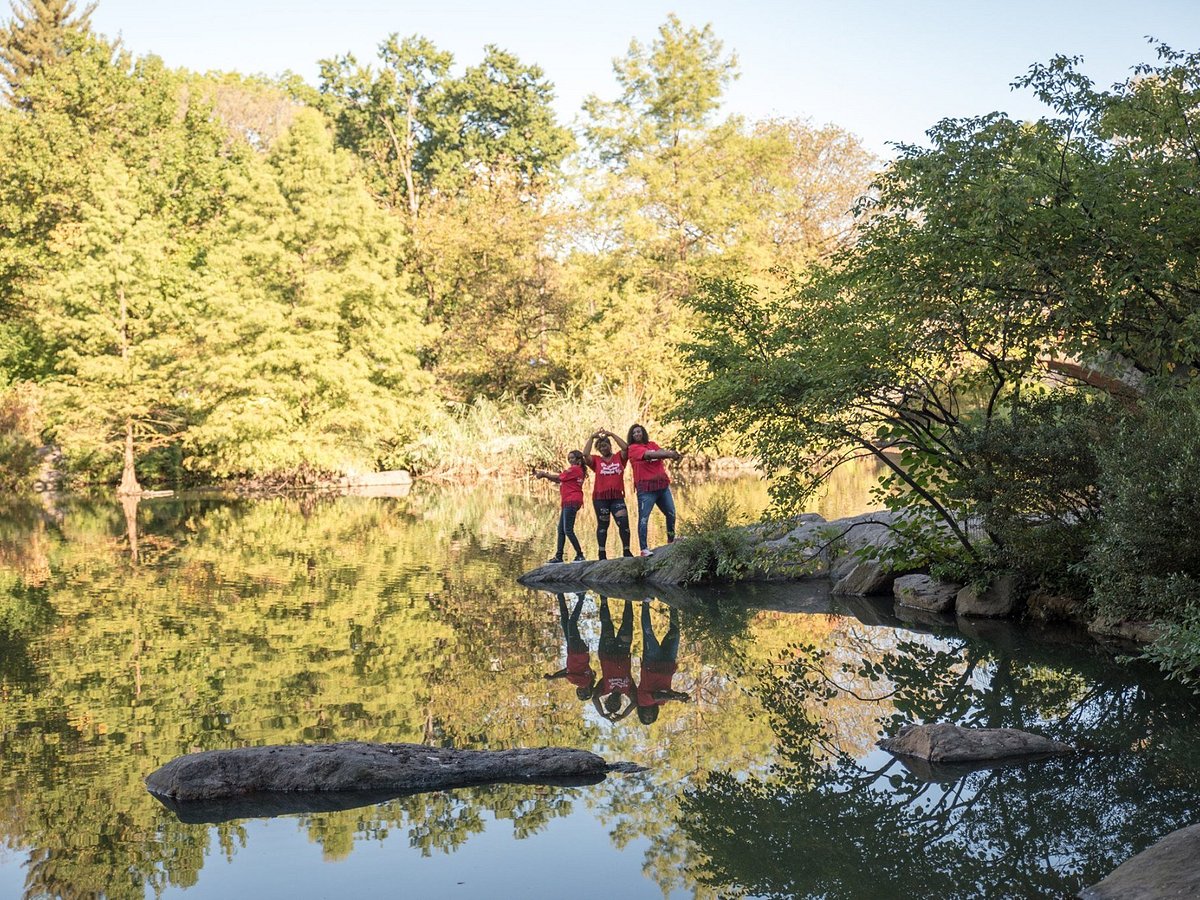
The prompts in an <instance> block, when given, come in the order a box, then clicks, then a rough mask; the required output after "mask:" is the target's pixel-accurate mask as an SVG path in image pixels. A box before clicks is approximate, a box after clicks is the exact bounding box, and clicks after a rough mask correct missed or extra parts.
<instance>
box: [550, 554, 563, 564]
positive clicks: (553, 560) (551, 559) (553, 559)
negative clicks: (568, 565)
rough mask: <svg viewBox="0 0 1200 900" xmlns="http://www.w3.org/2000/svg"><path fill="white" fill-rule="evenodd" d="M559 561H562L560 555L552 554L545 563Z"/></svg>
mask: <svg viewBox="0 0 1200 900" xmlns="http://www.w3.org/2000/svg"><path fill="white" fill-rule="evenodd" d="M560 562H562V557H561V556H552V557H550V558H549V559H548V560H546V565H550V563H560Z"/></svg>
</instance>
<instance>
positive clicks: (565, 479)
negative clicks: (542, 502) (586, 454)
mask: <svg viewBox="0 0 1200 900" xmlns="http://www.w3.org/2000/svg"><path fill="white" fill-rule="evenodd" d="M585 478H587V473H586V472H584V471H583V466H568V467H567V468H565V469H563V470H562V471H561V472H559V473H558V493H559V495H560V496H561V497H562V505H563V506H576V507H578V506H583V480H584V479H585Z"/></svg>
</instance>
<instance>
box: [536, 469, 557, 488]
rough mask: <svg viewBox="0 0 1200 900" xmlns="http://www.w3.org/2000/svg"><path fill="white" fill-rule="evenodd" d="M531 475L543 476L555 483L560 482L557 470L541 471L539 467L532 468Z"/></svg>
mask: <svg viewBox="0 0 1200 900" xmlns="http://www.w3.org/2000/svg"><path fill="white" fill-rule="evenodd" d="M532 475H533V477H534V478H545V479H546V480H547V481H553V482H554V483H555V484H560V483H561V482H562V479H561V478H559V477H558V473H557V472H543V471H542V470H541V469H534V470H533V472H532Z"/></svg>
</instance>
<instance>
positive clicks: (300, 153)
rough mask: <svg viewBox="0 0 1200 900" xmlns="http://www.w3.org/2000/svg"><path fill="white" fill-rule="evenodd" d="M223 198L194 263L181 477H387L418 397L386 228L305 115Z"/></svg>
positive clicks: (417, 315) (402, 284) (411, 316)
mask: <svg viewBox="0 0 1200 900" xmlns="http://www.w3.org/2000/svg"><path fill="white" fill-rule="evenodd" d="M229 191H230V195H231V200H232V206H231V209H230V211H229V215H228V216H227V217H226V218H225V219H224V220H222V222H221V223H220V225H219V228H218V230H217V232H216V234H215V235H214V236H213V242H214V244H215V246H214V248H213V249H212V251H211V252H210V254H209V257H208V260H209V263H208V265H209V270H208V271H209V273H210V282H209V291H208V294H209V296H208V298H207V304H208V315H207V321H206V328H207V332H206V335H205V343H206V348H207V350H206V355H205V358H204V361H203V364H202V365H201V367H200V369H199V371H197V372H196V374H195V376H194V377H195V384H196V388H197V390H198V392H199V399H200V402H201V404H202V405H203V407H204V409H205V418H204V421H203V423H202V424H200V425H198V426H197V428H196V429H194V430H193V432H192V438H191V443H190V445H189V446H190V447H191V448H192V450H194V451H195V456H194V457H193V458H192V460H191V465H193V466H194V467H195V468H197V469H200V470H202V471H205V472H208V473H210V474H214V475H218V476H226V477H227V476H244V475H267V474H280V473H282V474H295V473H298V472H303V471H304V470H305V469H306V468H309V469H311V468H315V469H318V470H324V471H342V472H344V471H347V470H349V469H355V468H357V469H364V468H365V469H367V470H373V469H374V468H376V467H377V466H378V465H380V464H389V463H394V462H395V461H397V459H399V456H398V455H397V454H398V453H399V452H400V451H399V448H400V447H402V446H403V444H404V441H405V438H406V437H411V436H412V431H413V429H414V427H415V424H416V422H418V421H419V416H418V415H417V413H418V412H419V410H420V408H421V404H422V403H423V402H424V400H423V396H424V393H425V391H426V390H427V388H428V386H429V381H428V377H427V376H426V375H425V374H424V373H423V372H422V371H421V367H420V362H419V354H420V353H421V352H422V348H423V346H424V344H425V343H426V340H427V331H426V329H425V327H424V326H423V324H422V313H423V310H422V309H421V308H420V306H419V304H418V303H417V301H416V300H415V299H414V295H413V294H412V293H411V292H409V291H407V290H406V280H405V278H404V277H403V275H402V274H401V273H400V271H399V270H398V263H397V260H398V258H399V256H400V255H401V253H402V248H403V236H402V235H401V233H400V231H399V229H398V227H397V224H398V223H397V222H396V220H395V219H394V218H392V217H390V216H388V215H387V214H386V212H384V211H383V210H380V209H379V208H378V207H377V206H376V205H375V203H374V202H373V200H372V198H371V196H370V194H369V193H368V191H367V190H366V188H365V187H364V185H363V183H362V181H361V180H360V179H359V178H358V176H357V174H356V171H355V167H354V165H353V162H352V160H351V158H350V157H349V155H348V154H346V153H344V152H342V151H337V150H335V149H334V147H333V142H332V138H331V136H330V135H329V133H328V131H327V129H326V125H325V120H324V119H323V118H322V117H321V116H320V114H318V113H317V112H315V111H312V110H309V111H306V112H302V113H301V114H299V115H298V116H297V117H296V120H295V122H294V123H293V125H292V127H291V129H290V130H289V131H288V132H287V134H286V135H284V136H283V137H282V138H281V139H280V140H279V141H278V142H277V143H276V144H275V146H274V147H273V148H272V150H271V152H270V153H269V154H268V155H267V156H266V157H257V156H254V157H251V158H250V159H248V160H247V161H246V164H245V167H244V169H243V170H242V171H241V172H240V173H235V176H234V178H233V179H232V180H231V183H230V186H229Z"/></svg>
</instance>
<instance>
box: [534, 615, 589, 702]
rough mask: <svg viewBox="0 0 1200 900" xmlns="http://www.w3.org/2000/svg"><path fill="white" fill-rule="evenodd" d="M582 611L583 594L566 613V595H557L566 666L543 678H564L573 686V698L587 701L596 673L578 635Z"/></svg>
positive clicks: (586, 647)
mask: <svg viewBox="0 0 1200 900" xmlns="http://www.w3.org/2000/svg"><path fill="white" fill-rule="evenodd" d="M582 610H583V594H579V595H578V599H577V600H576V601H575V608H574V609H573V610H571V612H570V613H568V612H567V596H566V594H559V595H558V617H559V619H560V621H561V622H562V630H563V636H564V637H565V638H566V639H567V664H566V665H565V666H564V667H563V668H561V669H559V670H558V671H557V672H555V673H554V674H553V675H543V676H542V677H543V678H546V679H552V678H566V679H567V681H569V682H570V683H571V684H573V685H575V696H576V697H578V698H579V699H580V700H589V699H591V696H592V686H593V685H594V684H595V683H596V673H595V671H594V670H593V669H592V651H591V650H590V649H589V648H588V645H587V641H585V640H584V639H583V636H582V635H581V634H580V633H579V613H580V612H581V611H582Z"/></svg>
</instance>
